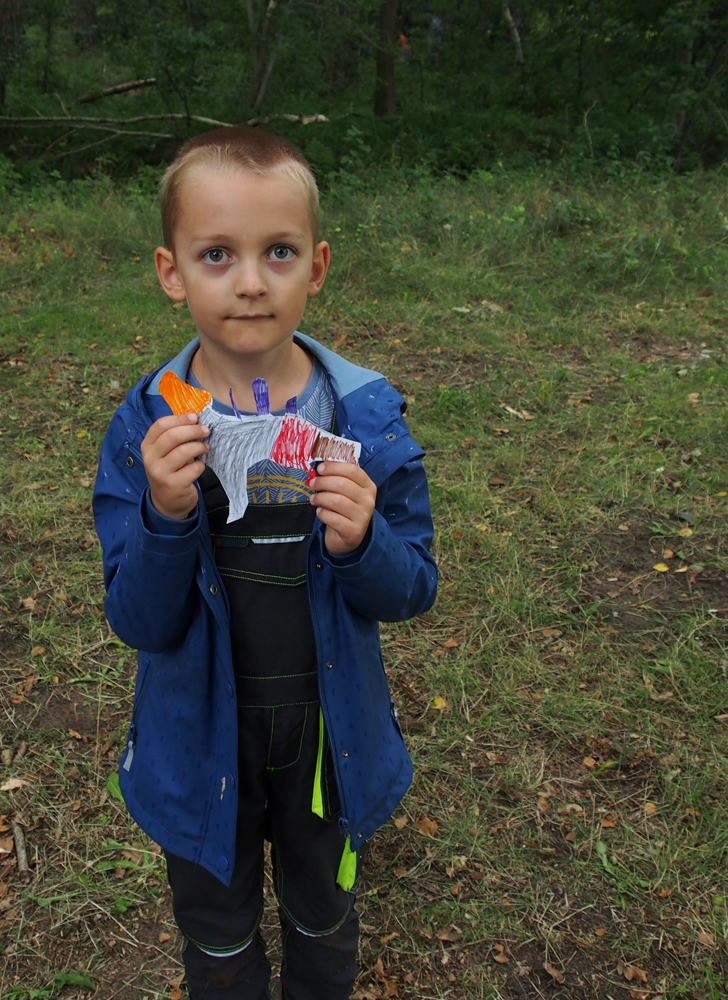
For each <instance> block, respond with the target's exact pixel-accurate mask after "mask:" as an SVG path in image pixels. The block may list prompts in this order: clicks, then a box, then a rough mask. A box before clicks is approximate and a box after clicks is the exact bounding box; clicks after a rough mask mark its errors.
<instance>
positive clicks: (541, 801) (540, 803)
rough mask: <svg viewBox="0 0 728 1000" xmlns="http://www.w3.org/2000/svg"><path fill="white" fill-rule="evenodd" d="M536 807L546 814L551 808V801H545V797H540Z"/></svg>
mask: <svg viewBox="0 0 728 1000" xmlns="http://www.w3.org/2000/svg"><path fill="white" fill-rule="evenodd" d="M536 805H537V806H538V809H539V812H542V813H545V812H546V811H547V809H548V807H549V800H548V799H545V798H544V797H543V796H540V798H539V800H538V802H537V803H536Z"/></svg>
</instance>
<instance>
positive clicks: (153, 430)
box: [142, 413, 209, 445]
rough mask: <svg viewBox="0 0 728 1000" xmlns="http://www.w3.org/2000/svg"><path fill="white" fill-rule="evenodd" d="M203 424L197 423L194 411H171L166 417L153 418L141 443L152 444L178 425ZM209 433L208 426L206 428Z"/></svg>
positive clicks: (199, 425) (192, 425)
mask: <svg viewBox="0 0 728 1000" xmlns="http://www.w3.org/2000/svg"><path fill="white" fill-rule="evenodd" d="M204 426H205V425H204V424H201V423H199V421H198V419H197V414H196V413H179V414H177V413H173V414H171V415H170V416H168V417H160V418H159V420H155V421H154V423H153V424H152V426H151V427H150V428H149V430H148V431H147V433H146V436H145V438H144V441H143V442H142V443H143V444H147V445H153V444H156V442H157V441H158V440H159V438H160V437H162V435H163V434H166V433H167V432H168V431H170V430H172V429H174V428H176V427H180V428H192V427H199V428H202V427H204ZM207 433H209V428H208V429H207Z"/></svg>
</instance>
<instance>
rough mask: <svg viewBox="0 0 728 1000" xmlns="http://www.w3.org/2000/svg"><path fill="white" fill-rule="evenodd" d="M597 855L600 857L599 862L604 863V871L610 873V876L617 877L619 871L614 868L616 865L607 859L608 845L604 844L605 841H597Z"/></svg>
mask: <svg viewBox="0 0 728 1000" xmlns="http://www.w3.org/2000/svg"><path fill="white" fill-rule="evenodd" d="M597 855H598V856H599V860H600V861H601V863H602V867H603V868H604V871H605V872H608V873H609V874H610V875H616V874H617V869H616V868H615V867H614V865H613V864H612V863H611V861H610V860H609V858H608V857H607V845H606V844H605V843H604V841H603V840H599V841H597Z"/></svg>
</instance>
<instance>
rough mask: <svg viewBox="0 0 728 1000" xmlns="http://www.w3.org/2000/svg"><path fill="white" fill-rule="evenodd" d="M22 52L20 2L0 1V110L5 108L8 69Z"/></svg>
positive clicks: (12, 0) (21, 10) (21, 11)
mask: <svg viewBox="0 0 728 1000" xmlns="http://www.w3.org/2000/svg"><path fill="white" fill-rule="evenodd" d="M22 51H23V3H22V0H0V108H2V107H4V106H5V91H6V89H7V81H8V73H9V71H10V67H11V66H14V65H15V63H17V62H18V61H19V60H20V56H21V54H22Z"/></svg>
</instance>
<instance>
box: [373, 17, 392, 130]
mask: <svg viewBox="0 0 728 1000" xmlns="http://www.w3.org/2000/svg"><path fill="white" fill-rule="evenodd" d="M377 35H378V44H377V82H376V87H375V90H374V114H375V115H379V116H380V117H384V116H385V115H396V114H397V99H396V94H395V87H394V80H395V75H394V74H395V66H394V57H395V52H394V42H395V40H396V38H397V0H382V5H381V7H380V8H379V27H378V32H377Z"/></svg>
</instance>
